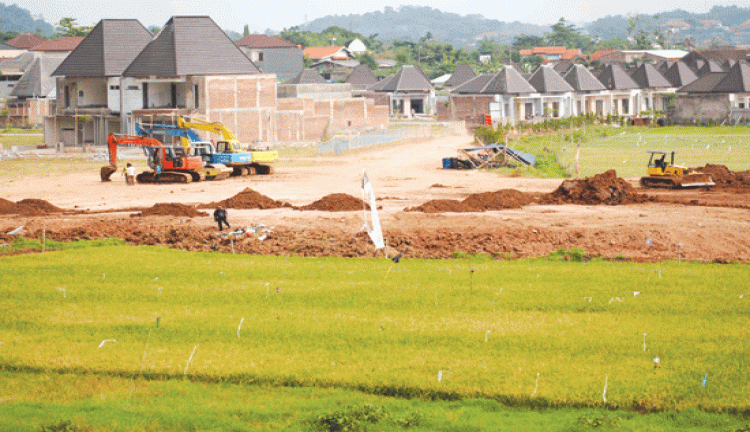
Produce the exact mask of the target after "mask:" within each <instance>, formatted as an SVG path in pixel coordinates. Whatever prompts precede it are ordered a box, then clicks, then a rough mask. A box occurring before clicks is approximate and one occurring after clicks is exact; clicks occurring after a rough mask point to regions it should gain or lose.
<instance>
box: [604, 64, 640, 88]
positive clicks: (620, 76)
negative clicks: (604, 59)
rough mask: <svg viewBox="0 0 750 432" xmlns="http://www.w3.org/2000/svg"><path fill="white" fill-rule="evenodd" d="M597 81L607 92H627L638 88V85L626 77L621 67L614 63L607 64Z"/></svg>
mask: <svg viewBox="0 0 750 432" xmlns="http://www.w3.org/2000/svg"><path fill="white" fill-rule="evenodd" d="M598 78H599V81H601V83H602V84H604V87H606V88H607V90H629V89H637V88H640V87H639V86H638V84H637V83H636V82H635V81H633V79H632V78H630V77H629V76H628V74H627V73H625V71H624V70H623V69H622V67H621V66H620V65H618V64H616V63H610V64H608V65H607V66H606V67H605V68H604V70H602V72H601V73H600V74H599V77H598Z"/></svg>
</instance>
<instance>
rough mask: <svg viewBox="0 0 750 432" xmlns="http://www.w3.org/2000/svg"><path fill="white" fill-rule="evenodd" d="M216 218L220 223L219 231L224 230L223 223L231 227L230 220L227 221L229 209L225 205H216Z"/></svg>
mask: <svg viewBox="0 0 750 432" xmlns="http://www.w3.org/2000/svg"><path fill="white" fill-rule="evenodd" d="M214 220H215V221H216V222H218V223H219V231H224V228H223V226H222V224H224V225H226V226H227V228H229V222H227V211H226V210H224V208H223V207H221V206H219V207H216V210H214Z"/></svg>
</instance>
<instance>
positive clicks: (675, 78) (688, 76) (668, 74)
mask: <svg viewBox="0 0 750 432" xmlns="http://www.w3.org/2000/svg"><path fill="white" fill-rule="evenodd" d="M663 75H664V78H666V79H667V81H669V82H670V84H672V87H682V86H686V85H688V84H690V83H691V82H693V81H695V80H697V79H698V75H696V74H695V72H693V70H692V69H690V67H689V66H688V65H687V64H685V63H684V62H681V61H677V62H674V64H673V65H672V66H670V67H669V69H667V70H666V71H665V72H664V74H663Z"/></svg>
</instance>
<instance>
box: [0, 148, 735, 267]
mask: <svg viewBox="0 0 750 432" xmlns="http://www.w3.org/2000/svg"><path fill="white" fill-rule="evenodd" d="M470 142H471V137H469V136H468V135H463V136H450V137H442V138H437V139H433V140H429V141H422V142H417V143H411V144H403V145H394V146H390V147H384V148H376V149H367V150H360V151H357V152H354V153H350V154H347V155H339V156H324V157H313V158H300V159H297V160H294V161H288V162H285V163H282V164H279V166H278V167H277V168H276V173H275V174H274V175H272V176H253V177H243V178H231V179H228V180H226V181H222V182H215V183H213V182H203V183H192V184H186V185H150V184H143V185H135V186H127V185H126V184H125V181H124V180H123V179H121V178H120V177H119V176H115V177H113V178H114V181H113V182H109V183H102V182H101V181H100V180H99V173H98V171H95V172H94V171H93V170H92V172H82V173H75V174H69V175H64V176H58V177H53V178H50V177H44V176H37V177H29V178H24V179H23V181H14V182H12V183H7V182H6V183H3V184H2V186H1V189H0V198H4V199H5V200H9V201H12V202H18V201H20V200H23V199H27V198H35V199H39V200H45V201H48V202H49V203H51V204H54V205H55V206H57V207H60V208H62V209H65V210H68V211H67V212H64V213H50V214H46V215H36V216H34V215H26V216H23V215H22V216H18V215H15V214H5V215H0V233H7V232H8V231H10V230H12V229H14V228H15V227H17V226H19V225H25V226H26V232H25V234H26V236H28V237H37V236H40V235H41V230H42V229H43V228H45V229H46V232H47V235H48V237H49V238H53V239H61V240H63V239H77V238H100V237H119V238H123V239H125V240H127V241H128V242H130V243H133V244H161V245H168V246H170V247H177V248H182V249H187V250H203V251H211V250H229V248H230V247H231V246H230V245H229V241H227V240H223V239H221V238H217V235H216V234H217V230H216V227H215V226H214V222H213V219H212V218H211V216H210V211H208V212H207V213H209V215H206V216H195V217H188V216H145V217H131V216H133V215H135V214H136V209H135V208H138V207H149V206H153V205H154V204H156V203H181V204H186V205H190V206H197V205H200V204H205V203H212V202H217V201H220V200H224V199H227V198H231V197H233V196H235V195H237V194H238V193H240V192H241V191H243V190H244V189H246V188H251V189H253V190H254V191H257V192H259V193H260V194H263V195H265V196H267V197H269V198H272V199H273V200H277V201H281V202H287V203H289V204H290V205H291V206H294V207H301V206H305V205H308V204H310V203H312V202H314V201H316V200H318V199H320V198H322V197H324V196H328V195H331V194H348V195H352V196H353V197H357V198H359V197H361V196H362V193H361V189H360V184H361V175H362V170H363V169H365V170H367V173H368V176H369V178H370V181H371V182H372V185H373V188H374V190H375V194H376V196H377V197H378V200H379V201H378V204H379V205H380V206H382V208H381V209H380V211H379V213H380V218H381V223H382V226H383V230H384V232H385V237H386V238H387V240H388V243H389V245H390V246H392V247H393V248H395V249H396V250H399V251H403V252H404V253H405V256H406V257H422V258H446V257H450V256H452V255H453V253H454V252H456V251H461V252H481V253H489V254H492V255H495V256H504V257H510V256H513V257H527V256H543V255H547V254H549V253H550V252H552V251H554V250H556V249H558V248H571V247H578V248H581V249H584V250H586V251H587V252H589V253H592V254H595V255H603V256H609V257H627V258H632V259H636V260H649V261H651V260H662V259H673V258H674V259H676V258H677V256H678V250H679V254H680V256H681V258H682V259H695V260H703V261H714V260H718V261H737V260H739V261H750V212H749V211H748V207H750V189H742V188H734V189H728V190H711V191H708V190H693V191H657V192H654V191H651V190H645V191H644V190H638V192H639V193H641V194H646V195H647V196H648V202H646V203H642V204H629V205H615V206H610V205H573V204H540V203H538V202H534V203H531V204H529V205H526V206H524V207H522V208H517V209H507V210H500V211H487V212H473V213H421V212H405V211H404V209H405V208H407V207H414V206H419V205H421V204H423V203H425V202H427V201H430V200H437V199H454V200H462V199H464V198H466V197H467V196H468V195H470V194H473V193H478V192H492V191H498V190H500V189H517V190H519V191H522V192H529V193H538V194H541V193H549V192H552V191H553V190H555V189H556V188H557V187H558V186H559V185H560V184H561V180H559V179H554V180H545V179H528V178H522V177H502V176H499V175H497V174H496V173H493V172H489V171H464V170H443V169H441V168H440V167H441V159H442V158H443V157H451V156H455V155H456V149H457V148H460V147H466V146H468V145H469V143H470ZM629 180H630V183H631V184H632V185H636V179H629ZM123 209H129V210H128V211H122V210H123ZM72 210H76V211H88V212H86V213H80V214H76V213H74V212H72ZM179 214H182V213H179ZM229 222H230V223H231V224H232V226H233V227H238V226H243V227H244V226H253V225H258V224H265V225H266V226H268V227H272V232H271V233H270V234H268V235H267V238H265V239H264V240H262V241H261V240H257V239H256V238H255V237H246V238H244V239H242V240H239V241H237V242H235V249H236V250H237V251H238V252H243V253H244V252H247V253H261V254H298V255H306V256H321V255H336V256H352V257H355V256H372V255H373V253H374V249H373V247H372V245H371V243H369V240H368V238H367V235H366V234H365V233H364V232H363V231H362V227H363V224H364V220H363V212H362V210H358V211H348V212H327V211H310V210H306V211H301V210H297V209H294V208H293V207H281V208H273V209H264V210H260V209H247V210H244V209H232V208H230V209H229ZM649 238H650V239H651V242H650V243H652V245H651V246H649V245H647V239H649ZM0 240H2V242H8V241H10V238H9V237H8V236H7V235H4V234H0Z"/></svg>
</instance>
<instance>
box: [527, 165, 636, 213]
mask: <svg viewBox="0 0 750 432" xmlns="http://www.w3.org/2000/svg"><path fill="white" fill-rule="evenodd" d="M649 200H650V199H649V197H648V196H646V195H640V194H638V193H636V192H635V188H633V186H631V185H630V183H628V182H626V181H625V180H624V179H623V178H621V177H617V172H616V171H615V170H609V171H607V172H604V173H601V174H597V175H595V176H594V177H587V178H585V179H575V180H565V181H563V182H562V184H561V185H560V186H559V187H558V188H557V189H555V191H554V192H552V193H551V194H549V195H548V196H547V197H545V198H544V199H543V200H542V201H543V203H544V204H563V203H571V204H584V205H596V204H606V205H621V204H634V203H642V202H647V201H649Z"/></svg>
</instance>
